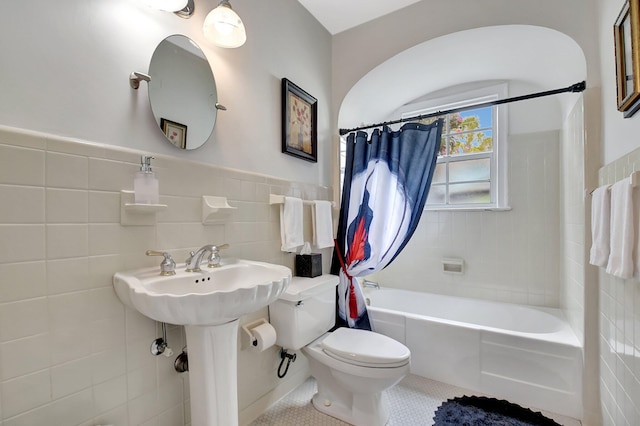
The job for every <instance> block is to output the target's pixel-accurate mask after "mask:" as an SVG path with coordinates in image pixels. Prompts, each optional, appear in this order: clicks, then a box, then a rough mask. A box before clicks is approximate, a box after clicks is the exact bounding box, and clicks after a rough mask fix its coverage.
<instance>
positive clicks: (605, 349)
mask: <svg viewBox="0 0 640 426" xmlns="http://www.w3.org/2000/svg"><path fill="white" fill-rule="evenodd" d="M636 170H640V149H637V150H635V151H633V152H631V153H629V154H628V155H625V156H624V157H622V158H620V159H619V160H616V161H614V162H613V163H610V164H608V165H607V166H605V167H603V168H602V169H600V171H599V185H602V184H606V183H610V184H611V183H615V182H617V181H618V180H620V179H623V178H625V177H627V176H629V174H630V173H631V172H633V171H636ZM634 194H635V196H638V190H637V189H636V190H635V191H634ZM636 223H637V222H636ZM599 285H600V398H601V402H602V415H603V424H604V425H605V426H619V425H637V424H640V283H639V282H638V281H637V280H634V279H630V280H623V279H620V278H616V277H613V276H611V275H608V274H607V273H605V272H604V269H603V268H599Z"/></svg>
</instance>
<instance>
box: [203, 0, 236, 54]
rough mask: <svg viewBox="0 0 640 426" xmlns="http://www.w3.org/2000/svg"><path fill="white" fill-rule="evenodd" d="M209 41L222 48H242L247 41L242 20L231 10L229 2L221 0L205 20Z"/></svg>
mask: <svg viewBox="0 0 640 426" xmlns="http://www.w3.org/2000/svg"><path fill="white" fill-rule="evenodd" d="M202 31H203V32H204V35H205V37H206V38H207V40H209V41H210V42H212V43H213V44H215V45H216V46H220V47H228V48H234V47H240V46H242V45H243V44H244V42H245V41H247V33H246V32H245V29H244V24H243V23H242V19H240V17H239V16H238V14H237V13H236V12H234V11H233V9H232V8H231V4H230V3H229V0H221V1H220V3H219V4H218V6H217V7H216V8H215V9H213V10H212V11H211V12H209V14H208V15H207V17H206V18H205V19H204V25H203V27H202Z"/></svg>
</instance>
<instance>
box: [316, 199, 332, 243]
mask: <svg viewBox="0 0 640 426" xmlns="http://www.w3.org/2000/svg"><path fill="white" fill-rule="evenodd" d="M311 220H312V222H313V244H314V245H315V246H316V247H317V248H319V249H321V248H325V247H333V219H332V218H331V201H323V200H316V201H314V202H313V208H312V209H311Z"/></svg>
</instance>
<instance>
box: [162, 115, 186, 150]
mask: <svg viewBox="0 0 640 426" xmlns="http://www.w3.org/2000/svg"><path fill="white" fill-rule="evenodd" d="M160 128H161V129H162V132H163V133H164V135H165V136H166V137H167V139H169V142H171V143H172V144H174V145H175V146H177V147H178V148H181V149H186V147H187V126H186V125H185V124H180V123H176V122H175V121H171V120H167V119H166V118H160Z"/></svg>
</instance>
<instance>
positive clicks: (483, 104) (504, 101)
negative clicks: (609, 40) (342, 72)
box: [340, 81, 587, 136]
mask: <svg viewBox="0 0 640 426" xmlns="http://www.w3.org/2000/svg"><path fill="white" fill-rule="evenodd" d="M586 88H587V83H586V82H585V81H581V82H580V83H576V84H572V85H571V86H568V87H564V88H562V89H555V90H547V91H545V92H537V93H531V94H529V95H522V96H514V97H512V98H506V99H498V100H496V101H488V102H481V103H479V104H475V105H467V106H463V107H459V108H452V109H446V110H444V111H436V112H431V113H429V114H422V115H417V116H415V117H408V118H401V119H399V120H392V121H385V122H383V123H378V124H370V125H368V126H361V127H354V128H353V129H340V136H344V135H346V134H348V133H351V132H355V131H357V130H364V129H372V128H374V127H381V126H387V125H389V124H397V123H404V122H407V121H415V120H422V119H424V118H431V117H438V116H440V115H445V114H450V113H453V112H461V111H467V110H470V109H476V108H480V107H487V106H493V105H501V104H507V103H510V102H516V101H524V100H526V99H533V98H540V97H542V96H549V95H557V94H559V93H566V92H574V93H578V92H583V91H584V90H585V89H586Z"/></svg>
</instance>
